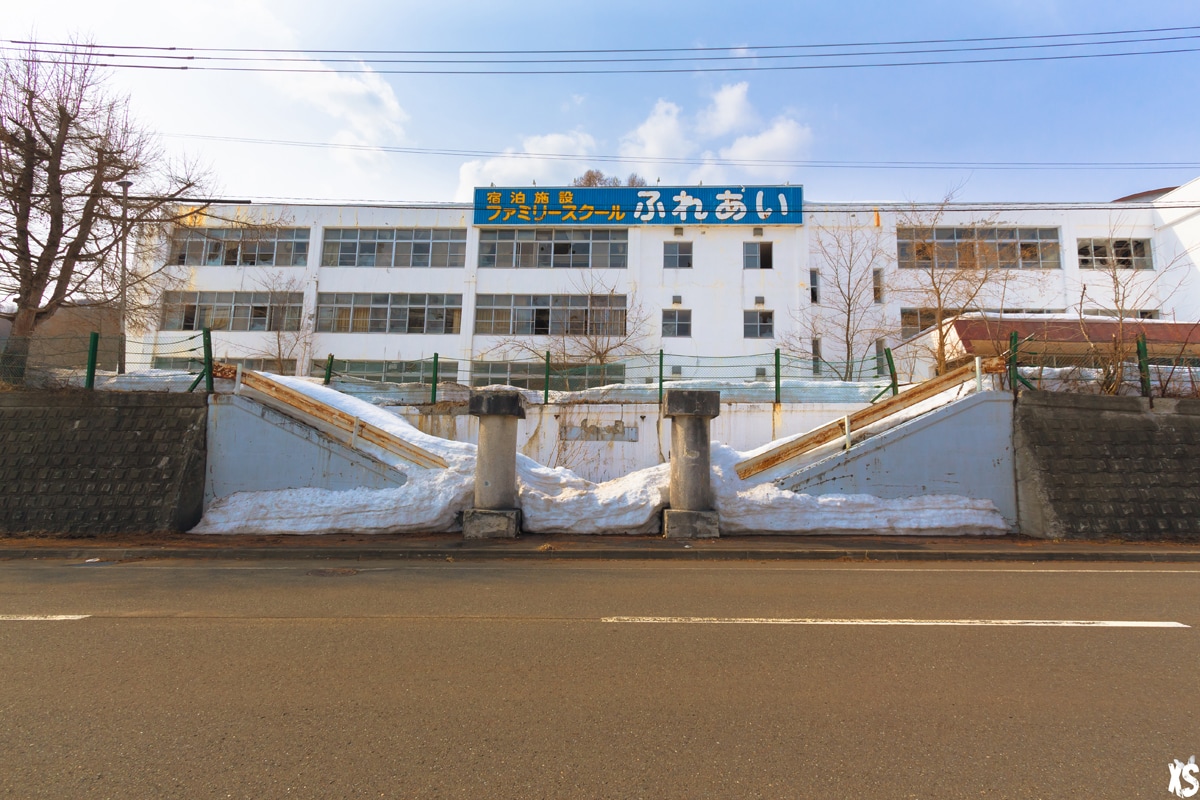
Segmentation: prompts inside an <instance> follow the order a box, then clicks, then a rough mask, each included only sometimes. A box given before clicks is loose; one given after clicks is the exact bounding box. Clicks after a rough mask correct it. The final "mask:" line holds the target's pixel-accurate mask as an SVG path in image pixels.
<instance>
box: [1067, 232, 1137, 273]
mask: <svg viewBox="0 0 1200 800" xmlns="http://www.w3.org/2000/svg"><path fill="white" fill-rule="evenodd" d="M1077 244H1078V245H1079V268H1080V269H1113V268H1116V269H1154V263H1153V261H1152V260H1151V258H1150V240H1149V239H1079V240H1078V241H1077Z"/></svg>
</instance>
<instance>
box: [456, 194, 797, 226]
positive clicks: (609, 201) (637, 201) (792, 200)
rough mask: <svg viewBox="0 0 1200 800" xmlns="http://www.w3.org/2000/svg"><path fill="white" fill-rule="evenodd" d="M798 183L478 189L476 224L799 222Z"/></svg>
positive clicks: (736, 223)
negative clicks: (789, 184)
mask: <svg viewBox="0 0 1200 800" xmlns="http://www.w3.org/2000/svg"><path fill="white" fill-rule="evenodd" d="M803 197H804V190H803V188H802V187H800V186H719V185H718V186H619V187H618V186H603V187H600V186H597V187H582V186H559V187H545V188H544V187H540V186H527V187H519V188H518V187H503V188H497V187H494V186H493V187H491V188H482V189H481V188H477V189H476V190H475V224H476V225H504V226H508V227H515V226H526V225H542V226H563V225H588V226H595V225H800V224H802V223H803V213H802V204H803Z"/></svg>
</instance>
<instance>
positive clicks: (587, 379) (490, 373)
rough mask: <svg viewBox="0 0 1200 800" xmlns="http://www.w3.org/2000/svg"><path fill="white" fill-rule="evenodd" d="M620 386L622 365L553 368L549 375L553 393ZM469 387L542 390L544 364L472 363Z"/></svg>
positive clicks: (622, 374)
mask: <svg viewBox="0 0 1200 800" xmlns="http://www.w3.org/2000/svg"><path fill="white" fill-rule="evenodd" d="M624 382H625V365H624V364H587V365H582V366H578V367H567V368H561V367H556V368H555V369H554V370H553V371H552V372H551V373H550V387H549V388H551V389H553V390H555V391H578V390H581V389H592V388H595V387H597V386H609V385H611V384H614V383H624ZM471 385H472V386H496V385H500V386H515V387H516V388H518V389H534V390H541V389H545V388H546V364H545V362H541V361H537V362H521V361H472V362H471Z"/></svg>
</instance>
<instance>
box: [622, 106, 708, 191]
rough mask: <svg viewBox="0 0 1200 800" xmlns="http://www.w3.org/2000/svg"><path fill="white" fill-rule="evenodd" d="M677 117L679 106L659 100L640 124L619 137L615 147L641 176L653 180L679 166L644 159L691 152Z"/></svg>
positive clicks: (679, 119) (683, 129) (685, 132)
mask: <svg viewBox="0 0 1200 800" xmlns="http://www.w3.org/2000/svg"><path fill="white" fill-rule="evenodd" d="M695 148H696V146H695V144H694V143H693V142H692V141H691V139H690V137H689V136H688V132H687V130H686V129H685V126H684V122H683V120H682V119H681V109H680V108H679V106H677V105H675V104H674V103H672V102H670V101H669V100H662V99H660V100H659V101H658V102H657V103H655V104H654V110H652V111H651V112H650V116H648V117H647V118H646V120H645V121H644V122H642V124H641V125H638V126H637V127H636V128H634V129H633V130H632V131H630V132H629V133H627V134H625V135H624V136H622V137H621V147H620V150H619V153H620V155H621V156H622V157H623V158H626V159H628V160H629V161H630V162H631V164H630V165H629V166H631V167H632V169H633V170H634V171H636V172H640V173H642V175H643V176H644V177H647V178H650V179H653V178H655V177H660V176H663V177H665V176H666V175H667V174H671V173H674V172H677V171H678V170H679V167H675V166H671V165H669V164H662V163H660V162H656V161H652V160H648V159H661V158H683V157H687V156H689V155H691V154H692V153H693V152H694V151H695Z"/></svg>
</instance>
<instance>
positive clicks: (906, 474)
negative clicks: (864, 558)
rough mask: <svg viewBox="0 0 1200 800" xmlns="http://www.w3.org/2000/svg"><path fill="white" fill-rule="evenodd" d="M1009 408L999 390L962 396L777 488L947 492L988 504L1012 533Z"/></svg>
mask: <svg viewBox="0 0 1200 800" xmlns="http://www.w3.org/2000/svg"><path fill="white" fill-rule="evenodd" d="M1012 407H1013V402H1012V395H1011V394H1008V393H1006V392H984V393H982V394H976V395H969V396H967V397H965V398H963V399H962V400H959V401H958V402H955V403H951V404H950V405H948V406H945V407H943V408H939V409H937V410H936V411H933V412H931V413H929V414H926V415H924V416H921V417H917V418H916V419H912V420H909V421H908V422H905V423H904V424H902V425H899V426H897V427H896V428H893V429H892V430H889V431H886V432H884V433H881V434H878V435H876V436H872V437H871V438H870V439H867V440H866V441H865V442H862V443H860V444H856V445H855V446H854V447H853V448H851V449H850V450H847V451H845V452H842V453H836V454H834V455H832V456H829V457H828V458H825V459H822V460H821V461H818V462H816V463H815V464H811V465H809V466H807V467H804V468H802V469H800V470H798V471H796V472H794V473H792V474H790V475H788V476H786V477H784V478H781V479H779V480H778V481H777V483H778V484H779V485H780V486H781V487H783V488H785V489H789V490H791V491H793V492H804V493H807V494H813V495H822V494H873V495H875V496H876V497H893V498H899V497H914V496H917V495H925V494H954V495H960V496H963V497H972V498H976V499H979V500H991V501H992V502H993V503H995V505H996V509H997V510H998V511H999V512H1000V514H1001V515H1002V516H1003V517H1004V520H1005V522H1007V523H1008V526H1009V528H1010V529H1011V530H1013V531H1015V530H1016V529H1017V496H1016V488H1015V487H1014V485H1013V450H1012V433H1013V426H1012V421H1013V411H1012Z"/></svg>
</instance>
